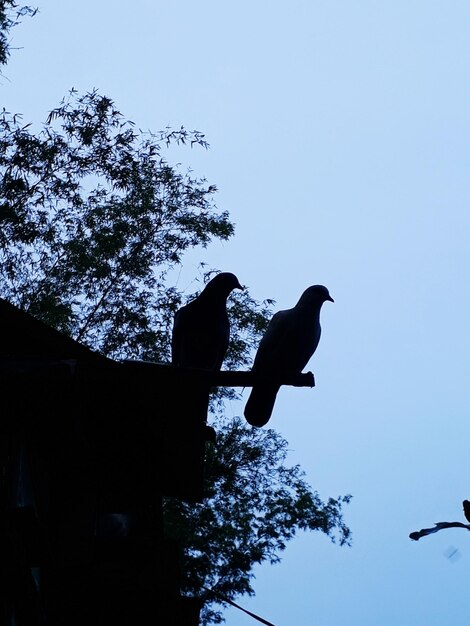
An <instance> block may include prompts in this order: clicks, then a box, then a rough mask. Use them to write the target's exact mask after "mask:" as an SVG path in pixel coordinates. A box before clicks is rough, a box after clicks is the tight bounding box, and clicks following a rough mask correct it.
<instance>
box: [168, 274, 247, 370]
mask: <svg viewBox="0 0 470 626" xmlns="http://www.w3.org/2000/svg"><path fill="white" fill-rule="evenodd" d="M234 289H243V287H242V286H241V285H240V283H239V282H238V278H237V277H236V276H235V274H232V273H231V272H222V273H220V274H217V276H214V278H213V279H212V280H210V281H209V282H208V283H207V285H206V286H205V287H204V289H203V291H202V292H201V293H200V294H199V296H198V297H197V298H195V299H194V300H192V301H191V302H189V303H188V304H186V305H185V306H183V307H181V308H180V309H179V310H178V311H177V312H176V314H175V318H174V323H173V334H172V342H171V357H172V363H173V365H179V366H182V367H196V368H202V369H208V370H215V371H218V370H220V368H221V366H222V361H223V360H224V357H225V354H226V352H227V348H228V343H229V339H230V322H229V318H228V315H227V298H228V296H229V295H230V294H231V292H232V291H233V290H234Z"/></svg>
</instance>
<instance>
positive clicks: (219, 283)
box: [204, 272, 243, 297]
mask: <svg viewBox="0 0 470 626" xmlns="http://www.w3.org/2000/svg"><path fill="white" fill-rule="evenodd" d="M234 289H243V287H242V286H241V285H240V283H239V281H238V278H237V277H236V276H235V274H232V273H231V272H221V273H220V274H217V275H216V276H214V278H213V279H212V280H210V281H209V282H208V283H207V285H206V286H205V288H204V291H205V292H209V293H214V294H216V293H217V294H221V295H224V296H225V297H228V296H229V294H230V293H231V292H232V291H233V290H234Z"/></svg>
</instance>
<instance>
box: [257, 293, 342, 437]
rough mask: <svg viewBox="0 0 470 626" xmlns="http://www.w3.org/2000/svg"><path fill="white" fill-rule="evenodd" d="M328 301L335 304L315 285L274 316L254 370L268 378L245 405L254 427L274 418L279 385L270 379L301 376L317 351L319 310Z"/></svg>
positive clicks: (261, 343)
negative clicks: (292, 305) (293, 303)
mask: <svg viewBox="0 0 470 626" xmlns="http://www.w3.org/2000/svg"><path fill="white" fill-rule="evenodd" d="M326 300H329V301H330V302H334V300H333V298H332V297H331V296H330V294H329V292H328V289H327V288H326V287H324V286H323V285H312V286H311V287H308V288H307V289H306V290H305V291H304V292H303V294H302V295H301V296H300V299H299V301H298V302H297V304H296V305H295V306H294V307H293V308H292V309H288V310H286V311H278V312H277V313H275V315H273V317H272V319H271V321H270V322H269V325H268V328H267V329H266V332H265V334H264V336H263V338H262V340H261V342H260V344H259V347H258V351H257V353H256V357H255V360H254V363H253V367H252V372H254V373H255V374H259V375H261V376H263V377H266V382H263V383H259V384H255V385H254V387H253V389H252V391H251V393H250V396H249V398H248V401H247V403H246V406H245V418H246V420H247V421H248V423H249V424H251V425H252V426H264V425H265V424H266V423H267V422H268V420H269V418H270V417H271V414H272V411H273V408H274V403H275V401H276V395H277V392H278V391H279V387H280V384H279V383H278V382H275V381H274V382H270V381H269V378H270V377H271V378H274V379H279V378H281V377H282V376H283V375H291V374H299V373H300V372H302V370H303V369H304V367H305V366H306V365H307V363H308V361H309V360H310V357H311V356H312V355H313V353H314V352H315V350H316V349H317V346H318V342H319V341H320V334H321V327H320V309H321V307H322V305H323V303H324V302H325V301H326Z"/></svg>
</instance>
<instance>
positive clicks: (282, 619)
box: [1, 0, 470, 626]
mask: <svg viewBox="0 0 470 626" xmlns="http://www.w3.org/2000/svg"><path fill="white" fill-rule="evenodd" d="M37 4H38V6H39V10H40V12H39V14H38V15H37V16H36V17H35V18H34V19H31V20H29V19H28V20H26V21H25V22H24V23H23V25H21V26H20V27H18V28H16V29H14V31H13V32H12V38H13V39H12V46H13V47H18V48H20V49H18V50H14V51H13V53H12V58H11V61H10V63H9V64H8V65H7V66H6V68H5V70H4V74H5V76H4V78H3V79H2V80H1V89H2V92H3V105H4V106H5V108H6V109H8V110H9V111H11V112H21V113H23V116H24V121H25V123H26V122H30V121H32V122H34V123H39V122H40V121H42V120H44V119H45V118H46V117H47V113H48V111H50V110H51V109H52V108H54V107H55V106H57V104H58V103H59V101H60V100H61V98H62V97H63V96H64V95H66V93H67V92H68V90H69V89H70V88H72V87H75V88H76V89H77V90H78V91H79V92H85V91H89V90H91V89H93V88H98V89H99V91H100V92H101V93H103V94H106V95H108V96H110V97H111V98H112V99H113V100H114V101H115V103H116V105H117V107H118V108H119V109H120V110H121V111H122V112H123V114H124V115H125V116H126V117H129V118H130V119H132V120H134V121H135V122H136V124H137V126H139V127H140V128H142V129H151V130H154V131H157V130H159V129H161V128H163V127H165V126H167V125H170V126H173V127H176V128H177V127H179V126H181V125H184V126H185V127H187V128H188V129H190V130H192V129H197V130H199V131H201V132H203V133H205V135H206V138H207V140H208V141H209V143H210V146H211V148H210V150H208V151H204V150H202V149H196V148H195V149H193V150H190V149H188V150H182V151H178V153H177V159H178V160H180V161H181V162H182V163H183V164H184V166H191V167H192V168H193V169H194V171H195V172H196V173H197V174H200V175H205V176H206V177H207V179H208V181H209V182H211V183H214V184H216V185H217V186H218V188H219V193H218V198H217V203H218V206H219V207H220V208H221V209H224V210H228V211H229V213H230V216H231V219H232V220H233V221H234V222H235V224H236V234H235V236H234V238H233V239H232V240H230V241H229V242H225V243H215V244H213V245H211V246H210V247H209V248H208V249H207V250H205V251H196V252H195V253H192V254H190V255H188V257H187V258H186V259H185V263H184V268H183V271H182V273H181V276H180V278H179V287H180V288H184V287H185V286H188V288H189V290H190V291H191V281H192V280H193V279H194V277H195V276H196V275H197V272H198V270H197V262H198V261H199V260H201V259H203V260H205V261H206V262H207V263H208V265H209V266H210V267H217V268H219V269H222V270H225V271H232V272H234V273H235V274H237V276H238V278H239V279H240V281H241V282H242V283H243V284H245V285H246V286H247V287H248V289H249V291H250V293H251V294H252V295H253V297H255V298H257V299H264V298H273V299H274V300H275V301H276V305H275V309H276V310H277V309H284V308H289V307H291V306H293V305H294V304H295V303H296V301H297V299H298V297H299V296H300V294H301V293H302V291H303V290H304V289H305V288H306V287H307V286H309V285H311V284H317V283H321V284H325V285H326V286H327V287H328V288H329V290H330V293H331V295H332V296H333V298H334V299H335V303H334V304H330V303H326V304H325V306H324V307H323V309H322V328H323V335H322V339H321V342H320V346H319V348H318V350H317V352H316V354H315V355H314V357H313V358H312V360H311V362H310V364H309V368H308V369H311V370H312V371H313V372H314V373H315V377H316V383H317V386H316V388H315V389H313V390H310V389H291V388H283V389H282V390H281V391H280V393H279V394H278V401H277V404H276V407H275V411H274V414H273V418H272V420H271V422H270V424H269V425H270V426H271V427H272V428H275V429H276V430H278V431H279V432H281V433H282V435H283V436H284V437H285V438H286V439H287V440H288V441H289V444H290V448H291V456H290V460H291V462H292V463H300V464H301V465H302V467H303V468H304V469H305V471H306V473H307V477H308V480H309V482H310V483H311V484H312V486H313V487H314V488H315V489H316V490H318V492H319V494H320V496H321V497H322V498H323V499H325V498H327V497H328V496H333V497H336V496H338V495H340V494H346V493H351V494H352V495H353V496H354V497H353V500H352V502H351V504H350V505H349V506H348V507H346V509H345V519H346V522H347V524H348V525H349V526H350V528H351V529H352V532H353V546H352V547H351V548H347V547H342V548H340V547H339V546H337V545H333V544H331V543H330V542H329V540H328V539H327V538H325V537H324V536H323V535H321V534H319V533H317V534H312V533H310V534H300V535H298V537H296V538H295V539H294V540H293V541H292V542H291V543H290V544H288V547H287V550H286V551H285V553H284V557H283V560H282V562H281V564H280V565H276V566H269V565H263V566H261V567H259V568H258V569H257V570H256V580H255V581H254V588H255V591H256V597H255V598H251V599H250V598H248V599H247V598H242V599H240V600H239V602H240V604H242V605H243V606H244V607H246V608H247V609H249V610H251V611H254V612H256V613H258V614H260V615H262V616H263V617H264V618H266V619H268V620H270V621H272V622H273V623H274V624H275V625H276V626H290V625H292V624H296V626H377V625H378V624H380V626H449V625H451V626H468V623H469V618H468V613H469V598H470V593H469V591H470V576H469V574H470V536H467V535H466V532H465V531H463V530H461V529H453V530H447V531H442V532H440V533H438V534H436V535H432V536H430V537H425V538H423V539H421V540H420V541H419V542H418V543H416V542H412V541H411V540H410V539H409V538H408V534H409V533H410V532H411V531H414V530H419V529H420V528H422V527H425V526H431V525H432V524H433V523H434V522H438V521H443V520H446V521H464V518H463V513H462V506H461V502H462V500H463V499H464V498H470V484H469V479H468V478H469V473H468V448H469V428H468V418H469V410H470V388H469V378H470V376H469V375H470V367H469V354H470V332H469V331H468V323H469V319H470V296H469V284H470V280H469V279H470V269H469V256H470V251H469V240H470V212H469V210H468V205H469V186H470V178H469V173H470V147H469V132H470V106H469V105H470V38H469V36H468V33H469V27H470V3H468V2H466V1H452V2H444V1H433V0H428V1H426V2H424V0H415V1H413V2H410V1H409V0H408V1H405V0H394V1H393V2H392V1H388V0H387V1H384V2H376V1H373V0H358V1H357V2H349V1H346V0H342V1H340V0H336V1H334V0H331V1H328V2H327V1H326V0H323V1H319V0H292V1H291V2H289V3H286V2H282V3H281V2H277V1H271V2H267V1H266V0H258V1H256V2H253V1H251V2H248V1H247V0H239V2H237V3H221V2H220V1H219V2H216V1H215V0H200V1H199V2H197V3H194V2H190V1H189V0H172V2H165V3H163V2H158V1H157V2H155V1H154V0H152V1H150V0H135V1H134V2H133V3H130V4H127V5H122V6H119V5H117V4H116V3H114V2H111V1H110V0H102V1H101V2H100V3H97V2H95V1H92V0H82V1H81V2H80V3H69V2H63V1H59V0H38V3H37ZM228 411H229V413H230V412H231V413H233V414H234V415H240V414H242V411H243V404H242V403H237V402H234V403H232V404H231V405H229V407H228ZM454 548H456V549H457V550H458V553H456V555H455V556H454V557H452V558H448V556H447V554H448V550H449V549H450V550H451V551H452V550H453V549H454ZM226 618H227V622H226V623H227V626H245V625H246V626H248V625H249V624H255V623H256V622H254V621H253V620H252V619H251V618H250V617H248V616H247V615H244V614H242V613H241V612H240V611H237V610H236V609H229V610H228V611H227V612H226Z"/></svg>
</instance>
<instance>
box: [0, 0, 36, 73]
mask: <svg viewBox="0 0 470 626" xmlns="http://www.w3.org/2000/svg"><path fill="white" fill-rule="evenodd" d="M36 11H37V9H33V8H32V7H30V6H26V5H24V6H19V5H18V3H17V2H16V0H0V65H5V64H6V63H7V61H8V59H9V57H10V49H11V48H10V41H9V39H8V37H9V34H10V30H11V29H12V28H13V27H14V26H17V25H18V24H19V23H20V21H21V18H22V17H24V16H25V15H30V16H33V15H35V14H36Z"/></svg>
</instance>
